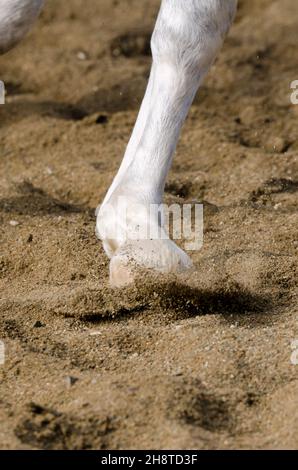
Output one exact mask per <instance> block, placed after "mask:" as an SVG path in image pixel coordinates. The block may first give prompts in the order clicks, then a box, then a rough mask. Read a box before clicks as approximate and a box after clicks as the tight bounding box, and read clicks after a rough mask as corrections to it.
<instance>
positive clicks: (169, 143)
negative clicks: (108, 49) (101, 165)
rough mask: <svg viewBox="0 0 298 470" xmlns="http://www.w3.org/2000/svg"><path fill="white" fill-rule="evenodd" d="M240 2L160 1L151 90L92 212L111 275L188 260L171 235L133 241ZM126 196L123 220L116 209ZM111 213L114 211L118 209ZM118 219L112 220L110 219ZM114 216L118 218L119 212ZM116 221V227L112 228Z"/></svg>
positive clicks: (158, 196)
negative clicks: (104, 193) (135, 267)
mask: <svg viewBox="0 0 298 470" xmlns="http://www.w3.org/2000/svg"><path fill="white" fill-rule="evenodd" d="M236 6H237V0H183V2H182V1H181V0H163V1H162V5H161V9H160V13H159V16H158V19H157V23H156V27H155V31H154V33H153V37H152V55H153V64H152V70H151V75H150V80H149V84H148V89H147V92H146V95H145V98H144V101H143V104H142V107H141V111H140V113H139V116H138V119H137V122H136V126H135V129H134V132H133V134H132V138H131V141H130V143H129V144H128V147H127V151H126V153H125V156H124V159H123V162H122V164H121V166H120V169H119V172H118V174H117V175H116V177H115V179H114V182H113V184H112V186H111V188H110V190H109V191H108V193H107V196H106V198H105V200H104V203H103V204H102V206H101V208H100V210H99V212H98V216H97V234H98V236H99V238H101V240H102V241H103V245H104V248H105V250H106V252H107V254H108V256H109V257H110V258H111V264H110V274H111V281H112V283H113V284H115V285H121V284H123V283H127V282H129V281H130V280H132V274H131V269H130V267H131V265H133V264H137V265H140V266H143V267H150V268H154V269H156V270H159V271H163V272H170V271H179V270H181V269H183V268H187V267H189V266H190V264H191V262H190V260H189V258H188V256H187V255H186V254H185V253H184V252H183V251H182V250H180V249H179V248H178V247H177V246H176V245H175V244H174V243H173V242H172V241H170V240H164V239H159V240H150V239H149V240H147V241H144V240H141V239H140V240H137V239H135V237H134V236H131V235H132V234H134V235H135V232H136V227H139V226H142V225H144V224H151V223H155V222H156V221H153V222H152V221H151V220H149V219H148V217H145V218H144V213H143V211H142V214H140V213H139V211H138V209H137V208H138V207H139V204H141V205H142V206H143V207H145V212H146V210H147V215H148V213H149V206H150V204H160V203H161V202H162V197H163V192H164V185H165V180H166V176H167V173H168V171H169V169H170V166H171V163H172V157H173V154H174V151H175V148H176V145H177V141H178V138H179V135H180V131H181V127H182V125H183V123H184V121H185V118H186V116H187V113H188V110H189V107H190V105H191V103H192V101H193V98H194V96H195V93H196V91H197V89H198V87H199V85H200V83H201V82H202V80H203V78H204V76H205V75H206V73H207V72H208V70H209V68H210V66H211V65H212V63H213V61H214V59H215V57H216V55H217V52H218V51H219V49H220V47H221V45H222V42H223V39H224V36H225V34H226V33H227V31H228V29H229V27H230V25H231V23H232V20H233V17H234V14H235V11H236ZM120 198H121V200H122V201H123V200H125V201H126V205H127V214H126V219H125V221H124V220H123V219H122V218H121V217H120V218H119V213H118V214H117V212H115V211H113V210H112V209H113V208H116V207H117V204H118V201H119V199H120ZM115 214H116V215H115ZM115 217H116V220H115ZM117 217H118V218H117ZM115 227H116V228H117V230H116V231H115Z"/></svg>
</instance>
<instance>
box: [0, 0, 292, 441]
mask: <svg viewBox="0 0 298 470" xmlns="http://www.w3.org/2000/svg"><path fill="white" fill-rule="evenodd" d="M158 4H159V1H157V0H150V1H145V0H142V1H140V0H123V1H116V0H115V1H112V0H98V1H94V0H70V1H67V2H61V1H60V0H48V4H47V6H46V8H45V10H44V12H43V13H42V16H41V18H40V19H39V21H38V24H37V26H36V28H35V29H34V31H32V33H31V34H30V36H29V37H28V38H27V39H26V40H25V42H23V43H22V45H20V46H19V47H18V48H17V49H16V50H14V51H13V52H11V53H9V54H8V55H6V56H4V57H2V58H1V59H0V78H1V79H2V80H3V81H4V82H5V83H6V86H7V90H8V95H7V103H6V105H5V106H1V107H0V237H1V248H0V339H1V340H2V341H4V343H5V346H6V362H5V365H4V366H0V447H1V448H5V449H11V448H18V449H28V448H30V449H31V448H34V449H79V448H88V449H99V448H112V449H116V448H117V449H118V448H122V449H123V448H146V449H148V448H158V449H160V448H180V449H181V448H196V449H216V448H224V449H230V448H250V449H251V448H258V449H265V448H295V447H297V445H298V425H297V423H298V419H297V397H298V379H297V374H298V365H297V366H295V365H293V364H292V363H291V360H290V358H291V353H292V351H291V342H292V341H293V340H294V339H298V325H297V297H295V295H296V294H297V292H296V291H295V289H296V285H297V278H296V260H297V258H296V255H297V246H298V245H297V238H296V241H295V237H296V236H297V225H298V223H297V212H296V209H297V191H298V175H297V166H296V165H297V153H298V139H297V120H298V106H294V105H292V104H291V102H290V83H291V82H292V81H293V80H295V79H298V69H297V53H298V46H297V44H298V3H297V1H296V0H276V1H274V0H242V1H240V8H239V13H238V18H237V21H236V23H235V25H234V27H233V29H232V31H231V34H230V35H229V38H228V39H227V41H226V44H225V46H224V50H223V53H222V54H221V56H220V57H219V59H218V61H217V62H216V64H215V65H214V67H213V69H212V71H211V73H210V75H209V76H208V79H207V80H206V82H205V84H204V86H203V87H202V89H201V91H200V93H199V95H198V97H197V98H196V100H195V103H194V105H193V107H192V109H191V113H190V116H189V118H188V120H187V123H186V126H185V128H184V130H183V135H182V138H181V141H180V143H179V146H178V150H177V155H176V158H175V163H174V166H173V169H172V171H171V174H170V175H169V180H168V184H167V195H166V200H167V201H173V202H178V203H180V202H188V201H197V202H203V204H204V206H205V240H204V247H203V249H202V250H201V251H199V252H195V253H194V254H193V255H192V257H193V260H194V263H195V266H196V272H195V273H192V274H191V275H188V276H185V277H184V278H181V279H178V280H177V279H176V280H175V279H170V278H162V279H154V278H150V277H148V276H147V277H145V278H144V279H140V281H139V283H138V284H137V285H136V286H134V287H132V288H130V289H126V290H124V291H117V292H115V291H113V290H111V289H110V288H109V286H108V283H107V279H108V261H107V258H106V256H105V254H104V252H103V249H102V247H101V244H100V243H99V242H98V241H97V240H96V238H95V235H94V225H95V219H94V210H95V208H96V206H97V205H98V203H99V202H100V201H101V200H102V198H103V196H104V194H105V191H106V190H107V188H108V185H109V183H110V182H111V180H112V178H113V175H114V174H115V171H116V169H117V167H118V165H119V162H120V160H121V158H122V155H123V152H124V149H125V146H126V143H127V141H128V138H129V135H130V132H131V129H132V126H133V123H134V121H135V118H136V113H137V110H138V107H139V104H140V101H141V97H142V95H143V92H144V89H145V86H146V81H147V77H148V72H149V67H150V60H151V59H150V54H149V38H150V31H151V30H152V26H153V23H154V18H155V16H156V12H157V9H158Z"/></svg>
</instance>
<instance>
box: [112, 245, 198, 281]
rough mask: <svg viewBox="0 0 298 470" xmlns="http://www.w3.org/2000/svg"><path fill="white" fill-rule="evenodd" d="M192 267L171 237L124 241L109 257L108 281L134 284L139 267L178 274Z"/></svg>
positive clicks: (188, 259) (189, 260) (186, 256)
mask: <svg viewBox="0 0 298 470" xmlns="http://www.w3.org/2000/svg"><path fill="white" fill-rule="evenodd" d="M191 268H192V261H191V259H190V258H189V257H188V255H187V254H186V253H185V252H184V251H183V250H181V249H180V248H179V247H178V246H177V245H175V243H174V242H172V241H171V240H169V239H167V240H136V241H130V242H127V243H126V244H124V245H123V246H122V247H121V248H119V250H118V251H117V252H116V253H115V255H114V256H113V257H112V259H111V263H110V284H111V286H112V287H123V286H126V285H129V284H131V283H133V282H134V281H135V280H136V279H137V277H138V274H139V273H140V271H141V270H142V269H149V270H153V271H155V272H160V273H181V272H183V271H186V270H188V269H191Z"/></svg>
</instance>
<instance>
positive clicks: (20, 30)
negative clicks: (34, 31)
mask: <svg viewBox="0 0 298 470" xmlns="http://www.w3.org/2000/svg"><path fill="white" fill-rule="evenodd" d="M43 3H44V0H0V54H3V53H4V52H7V51H8V50H9V49H11V48H12V47H14V46H15V45H16V44H17V43H18V42H19V41H20V40H21V39H22V38H23V37H24V36H25V35H26V34H27V32H28V31H29V29H30V28H31V26H32V24H33V23H34V21H35V19H36V18H37V16H38V14H39V12H40V10H41V7H42V5H43Z"/></svg>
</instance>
